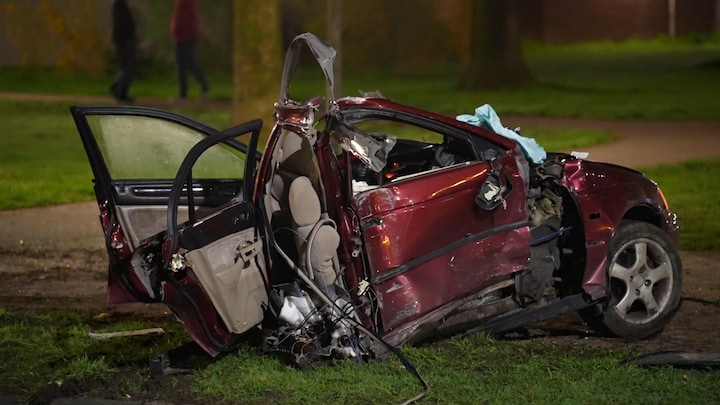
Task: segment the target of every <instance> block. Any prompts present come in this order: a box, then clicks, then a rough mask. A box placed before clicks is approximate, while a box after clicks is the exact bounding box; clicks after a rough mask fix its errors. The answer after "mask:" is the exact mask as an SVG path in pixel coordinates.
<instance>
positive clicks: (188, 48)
mask: <svg viewBox="0 0 720 405" xmlns="http://www.w3.org/2000/svg"><path fill="white" fill-rule="evenodd" d="M170 33H171V34H172V39H173V42H174V43H175V63H176V65H177V71H178V82H179V91H180V93H179V96H180V98H181V99H185V98H187V91H188V83H187V73H188V72H189V73H190V74H192V75H193V76H194V77H195V79H196V80H197V82H198V84H199V85H200V90H201V92H202V96H203V97H207V95H208V91H209V90H210V88H209V86H208V83H207V81H206V80H205V75H204V74H203V72H202V71H201V70H200V68H199V67H198V65H197V62H196V60H195V47H196V44H197V40H198V39H199V38H200V8H199V6H198V3H197V2H196V1H195V0H175V7H174V8H173V12H172V17H171V19H170Z"/></svg>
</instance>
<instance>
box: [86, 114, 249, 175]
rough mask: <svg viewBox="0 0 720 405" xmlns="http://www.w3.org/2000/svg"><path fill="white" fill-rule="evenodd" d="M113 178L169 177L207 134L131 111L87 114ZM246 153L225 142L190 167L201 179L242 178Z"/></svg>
mask: <svg viewBox="0 0 720 405" xmlns="http://www.w3.org/2000/svg"><path fill="white" fill-rule="evenodd" d="M88 124H89V125H90V127H91V130H92V133H93V135H94V137H95V141H96V142H97V145H98V147H99V149H100V152H101V153H102V155H103V159H104V160H105V163H106V165H107V169H108V171H109V174H110V177H111V178H113V179H114V180H120V179H123V180H136V179H142V180H152V179H172V178H174V177H175V174H176V173H177V170H178V167H179V166H180V163H181V162H182V160H183V159H184V158H185V155H186V154H187V152H188V151H189V150H190V148H192V146H193V145H195V144H196V143H197V142H199V141H200V140H202V139H203V138H205V136H206V134H204V133H202V132H199V131H197V130H195V129H193V128H190V127H187V126H184V125H181V124H178V123H176V122H172V121H166V120H160V119H156V118H150V117H144V116H131V115H95V116H90V117H88ZM244 169H245V154H244V153H242V152H241V151H239V150H237V149H235V148H232V147H230V146H228V145H226V144H219V145H216V146H214V147H213V148H212V149H211V150H208V151H207V152H206V153H205V154H204V155H203V156H202V157H201V158H200V159H199V160H198V162H197V163H196V165H195V166H194V167H193V177H195V178H201V179H230V178H232V179H242V178H243V177H244V176H243V174H244Z"/></svg>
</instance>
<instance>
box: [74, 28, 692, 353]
mask: <svg viewBox="0 0 720 405" xmlns="http://www.w3.org/2000/svg"><path fill="white" fill-rule="evenodd" d="M305 47H307V48H309V49H310V51H311V52H312V54H313V55H314V57H315V60H316V61H317V62H318V63H319V65H320V67H321V70H322V71H323V73H324V74H325V78H326V79H327V82H328V84H329V85H330V88H331V91H330V94H332V84H333V74H332V64H333V59H334V56H335V52H334V50H333V49H332V48H331V47H330V46H328V45H327V44H325V43H324V42H323V41H321V40H319V39H318V38H317V37H315V36H313V35H312V34H302V35H300V36H298V37H297V38H296V39H295V40H294V41H293V42H292V44H291V45H290V48H289V50H288V53H287V58H286V61H285V67H284V72H283V73H284V75H283V82H282V84H281V92H280V99H279V101H278V102H277V103H276V104H275V111H276V114H275V117H276V118H275V121H276V122H275V126H274V128H273V129H272V132H271V134H270V136H269V140H268V142H267V144H266V146H265V148H264V152H262V154H260V153H258V152H257V150H258V138H259V135H260V131H261V128H262V122H261V121H260V120H256V121H251V122H248V123H245V124H242V125H238V126H235V127H233V128H230V129H227V130H224V131H217V130H215V129H213V128H210V127H208V126H205V125H203V124H201V123H198V122H195V121H193V120H191V119H188V118H186V117H184V116H181V115H177V114H174V113H171V112H167V111H162V110H157V109H151V108H143V107H134V106H84V107H72V114H73V116H74V119H75V123H76V125H77V128H78V131H79V134H80V136H81V138H82V142H83V144H84V147H85V150H86V152H87V156H88V159H89V161H90V164H91V166H92V171H93V175H94V189H95V194H96V196H97V201H98V205H99V208H100V219H101V225H102V229H103V232H104V235H105V242H106V246H107V251H108V255H109V258H110V265H109V283H108V303H109V304H113V305H115V304H121V303H128V302H138V301H139V302H145V303H162V304H165V305H167V306H168V307H169V308H170V309H171V310H172V311H173V312H174V314H175V315H176V316H177V318H178V320H179V321H180V322H182V324H183V325H184V327H185V329H186V330H187V332H188V333H189V335H190V336H191V337H192V339H193V340H194V341H195V342H197V344H198V345H199V346H201V347H202V348H203V349H204V350H205V351H206V352H207V353H209V354H211V355H216V354H218V353H220V352H223V351H226V350H228V349H230V348H232V347H233V346H234V345H236V344H237V342H238V341H239V340H241V339H242V338H243V335H245V334H247V333H248V332H249V331H255V332H258V331H260V332H262V347H263V349H265V350H267V351H277V352H283V353H289V354H291V356H292V358H294V359H295V360H296V361H297V362H298V363H303V362H308V361H312V360H314V359H323V358H337V357H351V358H374V357H383V356H385V355H387V354H388V353H389V352H390V351H391V350H392V349H393V348H396V347H399V346H401V345H403V344H406V343H416V342H420V341H424V340H427V339H436V338H441V337H446V336H455V335H463V334H468V333H475V332H486V333H490V334H502V333H504V332H508V331H512V330H515V329H518V328H520V327H523V326H527V325H529V324H531V323H533V322H536V321H538V320H542V319H547V318H550V317H555V316H559V315H562V314H565V313H568V312H571V311H580V313H581V314H582V316H583V318H584V319H585V320H586V321H587V322H588V323H589V324H591V325H592V326H593V327H595V328H597V330H599V331H602V332H603V333H609V334H612V335H615V336H619V337H621V338H625V339H642V338H646V337H649V336H652V335H654V334H657V333H659V332H661V331H662V329H663V327H664V326H665V325H667V323H668V322H669V321H670V319H671V318H672V316H673V315H674V313H675V312H676V310H677V309H678V307H679V305H680V293H681V278H682V268H681V262H680V257H679V254H678V250H677V237H678V222H677V217H676V215H675V214H674V213H673V212H672V211H670V209H669V207H668V204H667V202H666V201H665V198H664V197H663V194H662V192H661V190H660V188H659V187H658V185H657V184H656V183H655V182H653V181H652V180H650V179H648V178H647V177H645V176H644V175H643V174H641V173H639V172H637V171H635V170H631V169H628V168H624V167H619V166H615V165H611V164H604V163H598V162H593V161H590V160H586V159H583V158H578V157H576V156H572V155H568V154H562V153H545V152H544V151H542V149H541V148H540V149H538V148H536V147H534V146H533V145H532V144H530V146H523V142H522V140H523V138H522V137H521V136H520V135H519V134H517V132H515V131H513V132H514V133H515V135H517V136H518V138H517V139H513V138H512V137H510V138H509V137H507V136H502V135H500V134H498V131H497V130H491V129H489V126H488V125H484V123H482V122H480V123H473V122H470V121H468V120H465V121H463V120H459V119H456V118H453V117H448V116H444V115H440V114H435V113H432V112H428V111H423V110H420V109H417V108H413V107H409V106H406V105H402V104H399V103H397V102H394V101H391V100H389V99H386V98H384V97H383V96H382V95H380V94H379V93H371V94H362V95H361V96H358V97H345V98H337V99H336V98H335V97H328V101H327V102H326V103H322V102H321V99H320V98H314V99H311V100H309V101H307V102H298V101H294V100H293V99H291V98H290V95H289V85H290V76H291V74H292V72H293V70H294V67H295V64H296V63H297V60H298V55H299V52H300V50H301V49H304V48H305ZM323 92H324V90H323ZM321 110H324V111H323V112H322V113H321V112H320V111H321ZM316 115H317V116H316ZM500 132H502V131H500ZM533 153H534V154H535V156H533ZM538 155H539V156H538Z"/></svg>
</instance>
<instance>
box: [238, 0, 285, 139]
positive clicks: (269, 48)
mask: <svg viewBox="0 0 720 405" xmlns="http://www.w3.org/2000/svg"><path fill="white" fill-rule="evenodd" d="M233 14H234V15H233V100H232V101H233V102H232V105H233V106H232V121H233V123H235V124H237V123H240V122H243V121H247V120H250V119H254V118H262V119H263V120H264V121H265V125H266V126H267V125H272V115H273V102H274V101H276V100H277V99H278V97H279V94H280V76H281V74H282V56H283V50H282V41H281V35H280V18H279V6H278V2H277V0H234V2H233ZM263 132H267V131H263Z"/></svg>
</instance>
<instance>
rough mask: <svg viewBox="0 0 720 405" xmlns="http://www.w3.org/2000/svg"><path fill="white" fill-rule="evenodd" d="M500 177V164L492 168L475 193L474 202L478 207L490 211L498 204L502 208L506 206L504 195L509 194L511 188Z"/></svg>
mask: <svg viewBox="0 0 720 405" xmlns="http://www.w3.org/2000/svg"><path fill="white" fill-rule="evenodd" d="M501 179H502V178H501V176H500V166H498V167H496V168H495V169H493V171H492V172H491V173H490V175H489V176H488V178H487V179H485V181H484V182H483V184H482V186H480V189H479V190H478V191H477V194H475V204H476V205H477V206H478V207H480V208H482V209H484V210H487V211H492V210H494V209H495V208H497V207H498V206H500V205H502V206H503V208H505V207H506V206H507V203H506V202H505V197H507V196H508V194H510V191H511V190H512V188H511V187H510V186H509V184H510V183H507V182H503V181H502V180H501Z"/></svg>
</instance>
